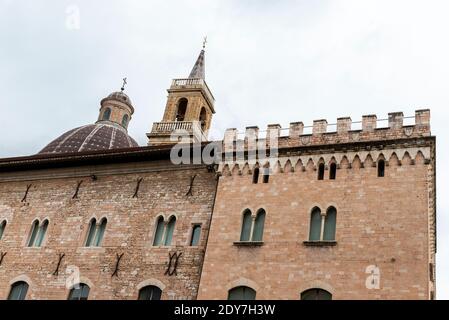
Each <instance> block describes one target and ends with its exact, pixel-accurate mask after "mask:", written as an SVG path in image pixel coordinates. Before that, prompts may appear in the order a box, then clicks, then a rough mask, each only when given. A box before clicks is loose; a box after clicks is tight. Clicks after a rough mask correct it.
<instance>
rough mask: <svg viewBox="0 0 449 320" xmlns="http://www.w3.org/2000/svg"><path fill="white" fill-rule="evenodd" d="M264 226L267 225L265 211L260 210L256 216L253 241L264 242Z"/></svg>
mask: <svg viewBox="0 0 449 320" xmlns="http://www.w3.org/2000/svg"><path fill="white" fill-rule="evenodd" d="M264 224H265V210H263V209H260V210H259V212H258V213H257V215H256V220H254V229H253V238H252V241H262V238H263V227H264Z"/></svg>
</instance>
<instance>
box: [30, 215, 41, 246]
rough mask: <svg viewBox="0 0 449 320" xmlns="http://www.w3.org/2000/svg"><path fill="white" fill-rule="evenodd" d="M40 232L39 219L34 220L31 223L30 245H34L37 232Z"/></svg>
mask: <svg viewBox="0 0 449 320" xmlns="http://www.w3.org/2000/svg"><path fill="white" fill-rule="evenodd" d="M38 232H39V220H34V222H33V224H32V225H31V232H30V236H29V238H28V244H27V246H28V247H32V246H33V245H34V241H35V240H36V236H37V233H38Z"/></svg>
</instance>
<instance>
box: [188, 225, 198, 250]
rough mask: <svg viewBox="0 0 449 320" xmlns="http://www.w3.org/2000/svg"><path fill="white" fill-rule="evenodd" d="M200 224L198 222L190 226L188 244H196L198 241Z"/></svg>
mask: <svg viewBox="0 0 449 320" xmlns="http://www.w3.org/2000/svg"><path fill="white" fill-rule="evenodd" d="M200 235H201V226H200V225H199V224H197V225H194V226H193V228H192V237H191V238H190V245H191V246H197V245H198V243H199V242H200Z"/></svg>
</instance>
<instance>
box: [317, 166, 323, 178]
mask: <svg viewBox="0 0 449 320" xmlns="http://www.w3.org/2000/svg"><path fill="white" fill-rule="evenodd" d="M318 180H324V163H320V164H319V165H318Z"/></svg>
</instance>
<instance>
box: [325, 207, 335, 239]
mask: <svg viewBox="0 0 449 320" xmlns="http://www.w3.org/2000/svg"><path fill="white" fill-rule="evenodd" d="M336 224H337V210H336V209H335V208H334V207H330V208H329V209H327V212H326V218H325V219H324V232H323V240H325V241H333V240H335V227H336Z"/></svg>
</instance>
